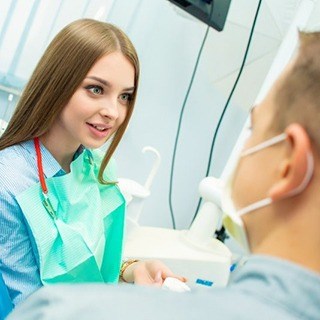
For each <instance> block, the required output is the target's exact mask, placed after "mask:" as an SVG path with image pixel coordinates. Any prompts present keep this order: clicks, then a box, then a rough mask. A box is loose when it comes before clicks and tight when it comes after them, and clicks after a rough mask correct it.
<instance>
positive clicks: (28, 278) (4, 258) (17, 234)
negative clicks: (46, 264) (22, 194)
mask: <svg viewBox="0 0 320 320" xmlns="http://www.w3.org/2000/svg"><path fill="white" fill-rule="evenodd" d="M0 247H1V250H0V270H1V272H2V275H3V279H4V281H5V283H6V285H7V287H8V291H9V294H10V297H11V299H12V301H13V303H14V304H17V303H18V302H20V301H22V300H24V299H25V298H26V297H27V296H28V295H29V294H31V293H32V292H34V291H35V290H36V289H38V288H39V287H41V286H42V284H41V280H40V275H39V268H38V263H37V260H36V257H35V253H34V248H33V244H32V241H31V239H30V235H29V231H28V226H27V222H26V221H25V218H24V216H23V213H22V211H21V209H20V206H19V204H18V203H17V201H16V199H15V197H14V195H13V194H11V193H10V192H9V191H8V190H6V189H5V188H1V189H0Z"/></svg>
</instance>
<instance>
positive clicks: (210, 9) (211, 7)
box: [169, 0, 231, 31]
mask: <svg viewBox="0 0 320 320" xmlns="http://www.w3.org/2000/svg"><path fill="white" fill-rule="evenodd" d="M169 1H170V2H172V3H174V4H175V5H176V6H178V7H179V8H181V9H183V10H185V11H187V12H188V13H190V14H191V15H193V16H194V17H196V18H198V19H200V20H201V21H203V22H204V23H206V24H208V25H209V26H211V27H213V28H214V29H216V30H218V31H222V30H223V28H224V25H225V22H226V19H227V15H228V11H229V7H230V3H231V0H169Z"/></svg>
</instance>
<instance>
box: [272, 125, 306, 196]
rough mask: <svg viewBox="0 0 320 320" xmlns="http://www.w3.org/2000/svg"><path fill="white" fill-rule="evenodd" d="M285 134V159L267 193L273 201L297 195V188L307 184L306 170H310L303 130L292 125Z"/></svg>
mask: <svg viewBox="0 0 320 320" xmlns="http://www.w3.org/2000/svg"><path fill="white" fill-rule="evenodd" d="M285 133H286V134H287V139H286V143H289V144H290V146H289V148H288V149H289V151H288V155H287V158H286V159H284V160H283V162H282V163H281V167H280V178H279V180H278V181H277V182H276V183H275V184H274V185H273V187H272V188H271V189H270V191H269V196H270V197H271V198H272V199H273V200H277V199H282V198H285V197H286V196H290V195H293V194H295V192H297V193H298V192H299V187H301V186H303V184H304V183H308V182H309V179H310V177H308V175H309V171H308V170H311V169H312V168H310V166H312V163H311V160H312V151H311V143H310V138H309V136H308V134H307V132H306V131H305V129H304V128H303V127H302V126H301V125H300V124H297V123H293V124H291V125H290V126H288V127H287V129H286V130H285ZM310 157H311V158H310ZM311 174H312V173H311ZM306 179H308V181H306Z"/></svg>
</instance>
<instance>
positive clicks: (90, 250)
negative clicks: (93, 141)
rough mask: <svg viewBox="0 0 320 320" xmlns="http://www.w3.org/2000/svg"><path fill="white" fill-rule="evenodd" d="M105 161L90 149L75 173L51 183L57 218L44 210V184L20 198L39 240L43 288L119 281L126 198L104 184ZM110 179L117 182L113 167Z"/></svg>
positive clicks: (74, 168) (73, 167) (73, 166)
mask: <svg viewBox="0 0 320 320" xmlns="http://www.w3.org/2000/svg"><path fill="white" fill-rule="evenodd" d="M101 159H102V157H101V155H100V154H99V153H98V151H89V150H86V149H85V150H84V151H83V152H82V153H81V154H80V155H79V156H78V158H77V159H76V160H74V161H73V162H72V163H71V171H70V173H68V174H66V175H63V176H59V177H52V178H48V179H46V183H47V186H48V190H49V193H48V196H49V198H50V202H51V204H52V207H53V209H54V210H55V212H56V216H57V218H56V219H54V218H52V217H51V216H50V215H49V213H48V212H47V210H46V209H45V207H44V206H43V203H42V199H43V198H42V190H41V186H40V183H38V184H36V185H34V186H32V187H31V188H29V189H27V190H25V191H24V192H23V193H21V194H19V195H18V196H17V197H16V199H17V201H18V203H19V205H20V207H21V209H22V211H23V213H24V215H25V217H26V220H27V221H28V224H29V225H30V228H31V231H32V233H33V236H34V238H35V242H36V245H37V248H38V252H39V269H40V278H41V281H42V283H43V284H52V283H71V282H109V283H114V282H117V281H118V277H119V270H120V265H121V256H122V242H123V228H124V214H125V200H124V197H123V196H122V194H121V192H120V190H119V188H118V187H117V186H116V185H102V184H100V183H99V182H98V179H97V177H98V171H99V166H100V163H101ZM105 178H106V180H107V181H114V179H115V177H114V170H113V165H112V164H109V165H108V167H107V168H106V170H105Z"/></svg>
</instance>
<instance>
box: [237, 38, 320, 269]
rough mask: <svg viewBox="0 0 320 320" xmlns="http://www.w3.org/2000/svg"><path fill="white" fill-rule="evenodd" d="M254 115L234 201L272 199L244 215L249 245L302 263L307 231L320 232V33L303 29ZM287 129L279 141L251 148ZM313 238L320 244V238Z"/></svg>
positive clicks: (245, 202) (240, 203)
mask: <svg viewBox="0 0 320 320" xmlns="http://www.w3.org/2000/svg"><path fill="white" fill-rule="evenodd" d="M251 118H252V133H251V136H250V138H249V139H248V140H247V142H246V145H245V147H244V151H246V150H249V152H248V153H247V154H246V153H243V155H242V157H241V159H240V161H239V165H238V167H237V170H236V173H235V176H234V180H233V192H232V197H233V200H234V203H235V206H236V208H237V209H238V210H240V209H242V208H246V207H248V206H249V205H251V204H253V203H256V202H257V201H260V200H262V199H267V198H269V199H270V200H271V203H270V204H268V205H266V206H263V207H262V208H259V209H255V210H253V211H251V212H249V213H247V214H245V215H243V216H242V218H243V221H244V224H245V227H246V230H247V234H248V238H249V243H250V247H251V250H252V251H253V252H254V253H265V254H273V255H276V256H281V257H283V258H288V259H290V260H295V261H298V262H301V261H300V260H299V258H298V255H301V252H304V253H305V254H308V250H309V249H310V248H311V247H312V245H313V242H312V241H313V240H310V238H308V236H307V233H308V232H309V235H310V236H311V237H313V235H314V234H315V233H317V234H318V233H320V232H319V228H320V201H319V200H318V199H320V191H319V190H320V185H319V183H320V180H319V177H318V166H319V164H318V161H319V155H320V153H319V151H320V33H301V34H300V48H299V52H298V54H297V56H296V58H295V60H294V61H293V62H292V63H291V64H290V65H289V66H288V67H287V68H286V70H285V71H284V73H283V74H282V75H281V76H280V78H279V79H278V80H277V81H276V82H275V84H274V85H273V87H272V89H271V90H270V92H269V93H268V95H267V96H266V98H265V99H264V100H263V101H262V103H261V104H260V105H258V106H257V107H255V108H254V109H253V110H252V114H251ZM283 133H284V134H285V135H284V136H280V137H283V139H279V141H278V142H276V143H272V144H270V145H269V146H267V147H264V148H261V149H259V150H258V151H254V152H250V150H255V149H252V148H253V147H255V146H257V145H260V144H261V143H263V142H265V141H268V140H270V139H272V138H273V137H276V136H279V135H281V134H283ZM271 141H273V140H271ZM313 160H315V166H314V165H313ZM311 176H312V179H311V180H310V177H311ZM317 193H318V195H317ZM303 237H304V238H303ZM315 241H318V243H317V245H319V241H320V237H319V236H318V240H316V238H314V242H315ZM307 243H308V245H307ZM318 251H319V250H318ZM301 259H303V258H302V256H301ZM307 265H309V266H310V265H311V263H309V262H307ZM312 265H313V264H312ZM318 267H319V268H320V262H319V266H318Z"/></svg>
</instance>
